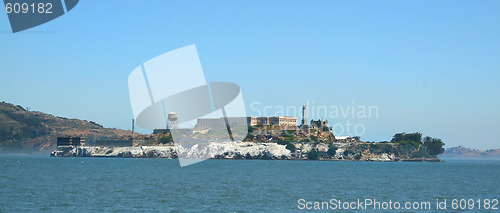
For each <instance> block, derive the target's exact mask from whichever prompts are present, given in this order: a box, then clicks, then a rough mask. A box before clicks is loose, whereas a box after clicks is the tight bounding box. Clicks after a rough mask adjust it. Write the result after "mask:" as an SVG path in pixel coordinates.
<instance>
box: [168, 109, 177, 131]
mask: <svg viewBox="0 0 500 213" xmlns="http://www.w3.org/2000/svg"><path fill="white" fill-rule="evenodd" d="M178 128H179V116H178V115H177V113H175V112H170V113H168V116H167V129H178Z"/></svg>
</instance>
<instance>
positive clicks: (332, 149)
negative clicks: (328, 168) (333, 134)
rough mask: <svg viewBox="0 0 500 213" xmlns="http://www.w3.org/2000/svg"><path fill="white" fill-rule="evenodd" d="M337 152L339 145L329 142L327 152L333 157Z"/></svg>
mask: <svg viewBox="0 0 500 213" xmlns="http://www.w3.org/2000/svg"><path fill="white" fill-rule="evenodd" d="M336 152H337V147H336V146H335V145H333V144H332V143H331V144H328V151H327V152H326V154H328V155H330V156H332V157H333V156H335V153H336Z"/></svg>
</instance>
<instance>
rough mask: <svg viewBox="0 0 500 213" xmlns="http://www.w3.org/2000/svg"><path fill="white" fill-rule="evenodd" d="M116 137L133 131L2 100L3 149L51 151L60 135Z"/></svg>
mask: <svg viewBox="0 0 500 213" xmlns="http://www.w3.org/2000/svg"><path fill="white" fill-rule="evenodd" d="M65 135H73V136H83V137H86V139H87V140H94V139H98V138H99V137H108V138H116V137H123V136H128V135H130V131H126V130H118V129H109V128H104V127H102V126H101V125H99V124H96V123H94V122H90V121H84V120H78V119H68V118H63V117H57V116H53V115H49V114H45V113H42V112H33V111H29V110H26V109H24V108H23V107H21V106H16V105H13V104H9V103H5V102H0V152H24V153H31V152H50V151H51V150H53V149H55V148H56V138H57V136H65Z"/></svg>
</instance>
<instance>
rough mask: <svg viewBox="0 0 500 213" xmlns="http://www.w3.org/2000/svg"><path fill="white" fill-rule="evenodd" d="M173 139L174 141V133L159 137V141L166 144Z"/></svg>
mask: <svg viewBox="0 0 500 213" xmlns="http://www.w3.org/2000/svg"><path fill="white" fill-rule="evenodd" d="M172 141H173V139H172V135H168V136H163V137H160V138H159V139H158V142H159V143H161V144H166V143H168V142H172Z"/></svg>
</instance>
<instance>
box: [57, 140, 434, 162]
mask: <svg viewBox="0 0 500 213" xmlns="http://www.w3.org/2000/svg"><path fill="white" fill-rule="evenodd" d="M210 145H211V149H212V150H213V149H215V150H216V151H215V152H211V153H219V154H217V155H211V156H210V158H211V159H265V160H308V159H309V158H308V154H309V153H311V151H312V150H317V151H320V152H326V151H328V144H325V143H316V144H315V143H305V144H300V143H298V144H295V146H296V147H297V149H296V150H295V152H291V151H290V150H288V149H286V147H285V145H280V144H277V143H255V142H227V143H214V144H210ZM335 146H336V147H338V149H337V150H336V152H335V155H334V156H324V157H319V158H318V159H317V160H333V161H336V160H357V161H405V162H442V160H441V159H439V158H410V159H400V158H398V157H397V156H395V155H394V154H389V153H379V154H373V153H364V154H363V155H362V156H361V157H360V158H359V159H354V158H352V156H346V155H345V154H344V151H345V150H346V148H347V147H348V146H349V144H345V143H336V144H335ZM214 147H215V148H214ZM176 150H177V149H176V147H175V146H173V145H163V146H135V147H98V146H60V147H58V148H57V149H56V150H54V151H52V153H51V155H50V156H51V157H116V158H167V159H174V158H177V157H178V156H177V152H176Z"/></svg>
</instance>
